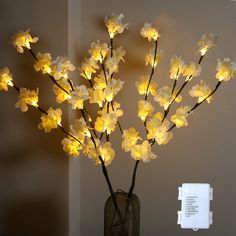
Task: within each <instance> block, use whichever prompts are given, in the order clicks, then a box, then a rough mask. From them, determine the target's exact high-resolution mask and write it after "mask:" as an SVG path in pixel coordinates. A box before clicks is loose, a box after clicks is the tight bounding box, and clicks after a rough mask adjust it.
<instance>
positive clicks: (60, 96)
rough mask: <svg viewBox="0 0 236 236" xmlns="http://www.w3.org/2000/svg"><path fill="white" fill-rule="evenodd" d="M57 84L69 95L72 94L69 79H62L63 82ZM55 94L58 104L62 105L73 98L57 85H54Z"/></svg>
mask: <svg viewBox="0 0 236 236" xmlns="http://www.w3.org/2000/svg"><path fill="white" fill-rule="evenodd" d="M57 83H58V84H59V85H60V86H61V87H62V88H64V89H65V90H66V91H68V92H69V93H70V92H71V87H70V84H69V83H68V81H67V79H65V78H62V79H61V80H58V81H57ZM53 92H54V94H55V96H56V101H57V102H58V103H62V102H64V101H66V100H68V99H69V98H71V95H70V94H67V93H66V92H65V91H63V90H62V89H61V88H59V87H58V86H57V85H56V84H54V85H53Z"/></svg>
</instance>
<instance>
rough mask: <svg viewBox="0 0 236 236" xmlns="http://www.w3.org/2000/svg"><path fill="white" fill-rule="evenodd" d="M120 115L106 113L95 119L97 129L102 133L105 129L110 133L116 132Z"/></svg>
mask: <svg viewBox="0 0 236 236" xmlns="http://www.w3.org/2000/svg"><path fill="white" fill-rule="evenodd" d="M117 119H118V117H117V116H116V115H115V114H114V113H113V114H111V113H106V114H105V115H102V116H101V117H100V116H99V117H97V119H96V121H95V129H96V130H97V131H98V132H99V133H102V132H104V131H107V133H108V134H110V133H111V132H114V131H115V129H116V124H117Z"/></svg>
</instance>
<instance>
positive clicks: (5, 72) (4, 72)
mask: <svg viewBox="0 0 236 236" xmlns="http://www.w3.org/2000/svg"><path fill="white" fill-rule="evenodd" d="M12 80H13V76H12V74H11V72H10V70H9V69H8V68H7V67H5V68H3V69H0V91H1V90H5V91H8V86H10V87H13V83H12Z"/></svg>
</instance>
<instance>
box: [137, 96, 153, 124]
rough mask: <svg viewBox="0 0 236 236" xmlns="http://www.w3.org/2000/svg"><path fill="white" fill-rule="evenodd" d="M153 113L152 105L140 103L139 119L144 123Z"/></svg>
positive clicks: (144, 102) (145, 102)
mask: <svg viewBox="0 0 236 236" xmlns="http://www.w3.org/2000/svg"><path fill="white" fill-rule="evenodd" d="M153 112H154V107H153V106H152V104H151V103H149V102H147V101H144V100H141V101H139V102H138V117H140V118H141V120H142V121H145V120H146V119H147V117H148V116H150V115H151V114H152V113H153Z"/></svg>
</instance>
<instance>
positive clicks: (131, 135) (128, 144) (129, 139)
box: [122, 127, 141, 152]
mask: <svg viewBox="0 0 236 236" xmlns="http://www.w3.org/2000/svg"><path fill="white" fill-rule="evenodd" d="M139 139H141V138H140V137H139V133H138V132H137V131H136V129H135V128H133V127H131V128H129V129H125V130H124V131H123V135H122V148H123V149H124V150H125V152H128V151H130V150H131V148H132V147H133V146H134V145H135V144H136V143H137V141H138V140H139Z"/></svg>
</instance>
